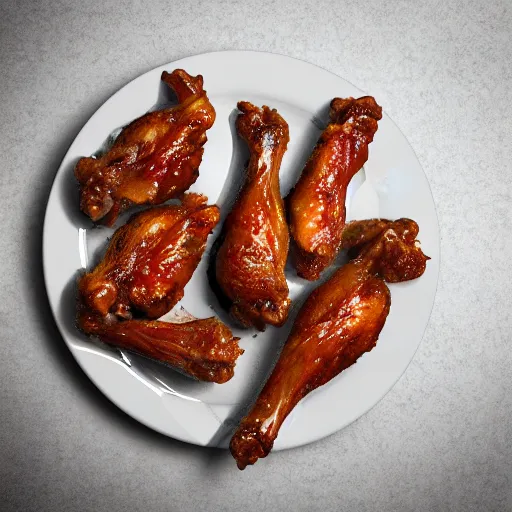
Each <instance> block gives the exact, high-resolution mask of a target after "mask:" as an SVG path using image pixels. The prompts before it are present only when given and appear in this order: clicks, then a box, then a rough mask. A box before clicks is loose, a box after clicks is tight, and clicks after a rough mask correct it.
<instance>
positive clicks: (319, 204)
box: [287, 96, 382, 281]
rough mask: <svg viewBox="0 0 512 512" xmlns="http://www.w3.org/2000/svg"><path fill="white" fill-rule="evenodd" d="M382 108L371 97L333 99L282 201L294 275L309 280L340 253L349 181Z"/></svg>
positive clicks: (364, 156) (360, 163) (360, 162)
mask: <svg viewBox="0 0 512 512" xmlns="http://www.w3.org/2000/svg"><path fill="white" fill-rule="evenodd" d="M381 117H382V109H381V107H379V105H377V103H376V102H375V100H374V98H372V97H371V96H365V97H362V98H359V99H354V98H347V99H341V98H334V99H333V100H332V102H331V111H330V123H329V125H328V126H327V128H326V129H325V130H324V132H323V133H322V135H321V136H320V139H319V140H318V142H317V144H316V147H315V149H314V151H313V153H312V155H311V156H310V158H309V160H308V162H307V163H306V166H305V167H304V170H303V171H302V175H301V177H300V179H299V181H298V182H297V184H296V185H295V188H294V189H293V190H292V192H290V195H289V196H288V198H287V205H288V211H289V217H290V231H291V234H292V237H293V239H294V241H295V243H296V249H297V251H296V255H295V256H296V258H295V260H296V261H295V264H296V267H297V273H298V275H299V276H301V277H303V278H305V279H308V280H310V281H314V280H316V279H318V278H319V277H320V273H321V272H322V271H323V270H325V269H326V268H327V267H328V266H329V265H331V264H332V262H333V261H334V259H335V257H336V255H337V254H338V252H339V250H340V244H341V237H342V233H343V228H344V226H345V198H346V193H347V187H348V184H349V183H350V180H351V179H352V177H353V176H354V174H356V173H357V172H358V171H359V170H360V169H361V167H362V166H363V165H364V163H365V162H366V160H367V159H368V144H370V142H372V140H373V137H374V135H375V132H376V131H377V121H378V120H379V119H381Z"/></svg>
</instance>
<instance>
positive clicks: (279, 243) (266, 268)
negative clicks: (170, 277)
mask: <svg viewBox="0 0 512 512" xmlns="http://www.w3.org/2000/svg"><path fill="white" fill-rule="evenodd" d="M238 109H239V110H240V112H241V114H240V115H239V116H238V118H237V121H236V127H237V131H238V133H239V135H240V136H241V137H242V138H243V139H244V140H245V141H246V142H247V145H248V146H249V151H250V160H249V165H248V168H247V175H246V180H245V183H244V186H243V188H242V190H241V192H240V194H239V196H238V198H237V200H236V202H235V205H234V207H233V209H232V210H231V212H230V213H229V215H228V217H227V219H226V222H225V223H224V227H223V232H222V234H221V242H220V247H219V249H218V251H217V254H216V256H215V258H216V259H215V263H214V264H215V274H216V280H217V283H218V285H219V287H220V290H221V293H222V294H224V296H225V298H227V302H228V304H229V307H230V311H231V314H232V315H233V317H234V318H235V319H237V320H238V321H239V322H240V323H241V324H242V325H244V326H247V327H248V326H251V325H253V326H255V327H257V328H258V329H260V330H263V329H264V328H265V324H271V325H276V326H280V325H282V324H283V323H284V322H285V321H286V318H287V316H288V310H289V308H290V299H289V298H288V284H287V283H286V277H285V275H284V267H285V264H286V258H287V255H288V246H289V235H288V227H287V225H286V219H285V213H284V204H283V200H282V198H281V193H280V191H279V168H280V166H281V160H282V158H283V155H284V152H285V151H286V147H287V144H288V141H289V135H288V124H287V123H286V121H285V120H284V119H283V118H282V117H281V116H280V115H279V114H278V113H277V111H276V110H271V109H270V108H269V107H267V106H264V107H263V108H258V107H255V106H254V105H252V104H251V103H248V102H245V101H241V102H239V103H238Z"/></svg>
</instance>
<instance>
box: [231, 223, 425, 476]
mask: <svg viewBox="0 0 512 512" xmlns="http://www.w3.org/2000/svg"><path fill="white" fill-rule="evenodd" d="M417 233H418V226H417V224H416V223H415V222H414V221H412V220H409V219H400V220H398V221H395V222H391V221H386V220H371V221H361V222H358V223H354V224H348V225H347V227H346V229H345V236H344V237H342V238H343V244H344V246H345V247H347V248H350V249H351V250H352V251H353V252H355V253H356V257H355V259H353V260H351V261H350V262H349V263H347V264H346V265H345V266H343V267H342V268H340V269H339V270H338V271H337V272H336V273H335V274H334V275H333V277H332V278H331V279H330V280H329V281H327V282H326V283H325V284H323V285H321V286H319V287H318V288H317V289H316V290H314V291H313V293H312V294H311V295H310V296H309V298H308V299H307V300H306V302H305V304H304V306H303V307H302V309H301V310H300V312H299V314H298V316H297V319H296V321H295V324H294V326H293V328H292V331H291V333H290V336H289V338H288V340H287V342H286V344H285V346H284V348H283V351H282V353H281V355H280V358H279V360H278V362H277V364H276V366H275V368H274V370H273V372H272V374H271V376H270V378H269V379H268V381H267V383H266V384H265V387H264V388H263V390H262V392H261V393H260V395H259V397H258V399H257V400H256V403H255V404H254V406H253V408H252V410H251V411H250V412H249V414H248V416H246V417H245V418H244V419H243V420H242V422H241V424H240V426H239V428H238V430H237V431H236V433H235V434H234V436H233V438H232V440H231V445H230V448H231V453H232V454H233V457H234V458H235V459H236V462H237V465H238V467H239V468H240V469H244V468H245V467H246V466H247V465H248V464H254V463H255V462H256V461H257V460H258V458H261V457H266V456H267V455H268V453H269V452H270V450H271V449H272V446H273V444H274V441H275V439H276V437H277V435H278V432H279V429H280V427H281V425H282V424H283V422H284V420H285V418H286V417H287V416H288V414H289V413H290V412H291V411H292V410H293V408H294V407H295V406H296V405H297V403H298V402H299V401H300V400H301V399H302V398H304V397H305V396H306V395H307V394H308V393H309V392H311V391H313V390H314V389H316V388H318V387H319V386H322V385H323V384H325V383H326V382H328V381H330V380H331V379H333V378H334V377H335V376H336V375H338V374H339V373H340V372H341V371H343V370H344V369H345V368H348V367H349V366H350V365H352V364H354V363H355V362H356V361H357V359H358V358H359V357H360V356H362V355H363V354H364V353H365V352H368V351H370V350H371V349H372V348H373V347H374V346H375V344H376V342H377V339H378V337H379V334H380V332H381V330H382V327H383V326H384V323H385V321H386V317H387V315H388V313H389V308H390V303H391V300H390V293H389V289H388V287H387V286H386V284H385V282H384V280H388V281H390V282H398V281H405V280H409V279H414V278H416V277H419V276H420V275H422V274H423V272H424V271H425V266H426V261H427V260H428V257H427V256H425V255H424V254H423V253H422V251H421V249H420V248H419V246H418V245H417V244H416V242H415V237H416V234H417Z"/></svg>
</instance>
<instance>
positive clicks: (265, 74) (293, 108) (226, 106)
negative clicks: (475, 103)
mask: <svg viewBox="0 0 512 512" xmlns="http://www.w3.org/2000/svg"><path fill="white" fill-rule="evenodd" d="M175 68H184V69H185V70H186V71H187V72H188V73H190V74H192V75H196V74H202V75H203V77H204V84H205V88H206V90H207V92H208V96H209V98H210V100H211V102H212V104H213V106H214V107H215V110H216V111H217V120H216V122H215V124H214V126H213V128H212V129H211V130H209V131H208V133H207V135H208V142H207V143H206V145H205V152H204V158H203V162H202V164H201V167H200V176H199V179H198V180H197V182H196V183H195V184H194V186H193V187H192V189H191V190H193V191H197V192H202V193H204V194H206V195H207V196H208V197H209V201H210V203H217V204H218V205H219V206H220V207H221V211H222V215H223V216H225V215H226V212H227V211H228V210H229V206H230V205H231V204H232V201H233V195H234V194H235V193H236V190H237V188H238V185H239V183H240V180H241V179H243V174H244V172H243V169H244V165H245V163H246V160H247V155H248V153H247V149H246V148H245V147H244V144H243V142H242V141H241V140H239V139H238V137H237V135H236V131H235V129H234V120H235V118H236V104H237V102H238V101H239V100H248V101H251V102H252V103H255V104H256V105H263V104H266V105H269V106H271V107H273V108H277V110H278V111H279V112H280V114H281V115H282V116H283V117H284V118H285V119H286V120H287V122H288V123H289V126H290V144H289V146H288V150H287V152H286V154H285V156H284V159H283V163H282V166H281V174H280V176H281V192H282V194H283V196H284V195H286V194H287V192H288V191H289V189H290V188H291V187H292V186H293V185H294V183H295V182H296V180H297V178H298V176H299V175H300V172H301V170H302V167H303V165H304V163H305V161H306V159H307V157H308V156H309V154H310V152H311V150H312V148H313V147H314V144H315V142H316V140H317V138H318V136H319V134H320V132H321V129H322V126H324V124H325V122H326V119H327V112H328V104H329V102H330V100H331V99H332V98H333V97H335V96H340V97H347V96H355V97H358V96H362V95H363V94H364V93H363V92H362V91H360V90H358V89H357V88H356V87H354V86H353V85H351V84H350V83H348V82H346V81H345V80H343V79H342V78H339V77H338V76H336V75H333V74H331V73H329V72H328V71H325V70H324V69H321V68H318V67H316V66H313V65H311V64H308V63H306V62H302V61H299V60H295V59H291V58H288V57H284V56H280V55H274V54H268V53H259V52H219V53H209V54H204V55H197V56H194V57H188V58H185V59H182V60H179V61H176V62H172V63H170V64H166V65H165V66H161V67H159V68H156V69H154V70H152V71H150V72H148V73H146V74H144V75H142V76H140V77H138V78H136V79H135V80H133V81H132V82H130V83H129V84H128V85H126V86H125V87H123V88H122V89H121V90H120V91H119V92H117V93H116V94H114V96H112V97H111V98H110V99H109V100H108V101H107V102H106V103H105V104H104V105H103V106H102V107H101V108H100V109H99V110H98V111H97V112H96V113H95V114H94V115H93V116H92V117H91V119H90V120H89V121H88V123H87V124H86V125H85V126H84V128H83V129H82V131H81V132H80V133H79V134H78V136H77V138H76V139H75V141H74V142H73V144H72V145H71V147H70V148H69V151H68V153H67V154H66V156H65V158H64V160H63V162H62V165H61V166H60V168H59V170H58V173H57V176H56V178H55V182H54V184H53V188H52V191H51V194H50V198H49V202H48V208H47V212H46V218H45V224H44V242H43V258H44V273H45V281H46V287H47V291H48V297H49V301H50V305H51V308H52V310H53V313H54V315H55V320H56V322H57V325H58V327H59V329H60V332H61V333H62V336H63V338H64V340H65V341H66V343H67V345H68V347H69V349H70V350H71V352H72V353H73V355H74V356H75V358H76V360H77V361H78V363H79V364H80V366H81V367H82V368H83V370H84V371H85V372H86V373H87V375H88V376H89V377H90V379H91V380H92V381H93V382H94V383H95V384H96V385H97V386H98V388H99V389H100V390H101V391H102V392H103V393H104V394H105V395H106V396H107V397H108V398H109V399H110V400H112V402H114V403H115V404H117V405H118V406H119V407H120V408H121V409H123V410H124V411H125V412H126V413H128V414H130V415H131V416H133V417H134V418H136V419H137V420H138V421H140V422H141V423H144V424H145V425H147V426H148V427H151V428H153V429H155V430H157V431H159V432H162V433H163V434H166V435H169V436H171V437H174V438H177V439H180V440H182V441H186V442H189V443H194V444H198V445H208V446H227V444H228V442H229V436H230V434H231V433H232V431H233V428H234V427H235V425H236V423H237V422H238V420H239V419H240V416H241V415H242V414H243V413H244V412H245V411H246V410H247V407H248V406H249V405H250V404H251V402H252V401H253V400H254V399H255V397H256V395H257V393H258V391H259V390H260V389H261V387H262V385H263V383H264V381H265V379H266V377H267V376H268V375H269V372H270V370H271V369H272V366H273V363H274V362H275V361H276V359H277V357H278V355H279V351H280V349H281V347H282V344H283V343H284V341H285V340H286V337H287V335H288V332H289V330H290V328H291V323H292V322H293V319H294V318H295V315H296V314H297V310H298V308H299V306H300V304H301V303H302V302H303V301H304V300H305V298H306V297H307V295H308V294H309V293H310V291H311V290H312V289H313V288H315V287H316V286H317V285H318V282H317V283H308V282H306V281H304V280H302V279H300V278H298V277H297V276H296V274H295V272H294V270H293V268H291V267H287V277H288V283H289V287H290V296H291V298H292V300H293V302H294V306H293V308H292V312H291V315H290V319H289V321H288V323H287V324H286V325H285V326H284V327H283V328H281V329H276V328H271V327H270V328H267V330H266V331H265V332H264V333H258V332H256V331H254V330H239V329H233V331H234V334H235V335H236V336H240V337H241V341H240V345H241V346H242V347H243V348H244V349H245V353H244V354H243V355H242V356H241V357H240V359H239V361H238V363H237V366H236V371H235V377H234V378H233V379H232V380H231V381H229V382H227V383H226V384H221V385H219V384H209V383H201V382H196V381H194V380H192V379H189V378H187V377H185V376H183V375H181V374H179V373H178V372H175V371H174V370H172V369H170V368H168V367H166V366H162V365H159V364H156V363H153V362H152V361H149V360H146V359H144V358H141V357H138V356H135V355H133V354H130V353H128V352H121V351H119V350H116V349H113V348H110V347H107V346H105V345H102V344H99V343H95V342H93V341H91V340H90V339H88V338H87V337H86V336H84V335H82V334H81V333H80V332H78V331H77V329H76V327H75V311H74V308H75V286H76V278H77V276H78V275H79V273H80V272H81V271H83V269H84V268H91V267H92V266H93V265H94V264H95V263H96V262H97V261H98V259H99V257H101V254H102V252H103V251H104V249H105V245H106V242H107V240H108V238H109V237H111V236H112V233H113V229H109V228H105V227H93V226H92V224H91V223H90V222H89V221H88V219H87V218H86V217H85V216H84V215H82V214H81V213H80V211H79V205H78V186H77V183H76V181H75V178H74V175H73V169H74V166H75V164H76V161H77V159H78V158H80V157H82V156H88V155H91V154H93V153H95V152H96V151H97V150H98V149H99V148H100V147H101V146H102V145H103V144H104V142H105V140H106V139H107V138H108V137H109V135H110V134H112V133H113V132H115V131H116V130H118V129H119V128H120V127H122V126H124V125H126V124H127V123H129V122H130V121H132V120H133V119H135V118H136V117H139V116H141V115H142V114H144V113H145V112H147V111H149V110H151V109H154V108H157V107H158V106H162V105H163V104H165V103H167V102H168V101H169V98H168V96H167V94H168V93H167V91H166V88H165V86H163V85H162V84H161V82H160V75H161V73H162V71H164V70H167V71H172V70H173V69H175ZM368 93H369V94H371V91H368ZM376 99H377V101H379V98H376ZM384 107H385V106H384ZM347 207H348V209H347V211H348V218H349V219H354V218H370V217H385V218H390V219H395V218H399V217H410V218H412V219H414V220H416V221H417V222H418V223H419V225H420V237H419V238H420V240H421V242H422V248H423V250H424V252H425V253H426V254H428V255H429V256H431V258H432V259H431V260H430V261H429V262H428V264H427V270H426V272H425V274H424V275H423V276H422V277H421V278H420V279H417V280H415V281H411V282H407V283H402V284H392V285H390V289H391V295H392V306H391V312H390V314H389V316H388V319H387V321H386V325H385V327H384V329H383V330H382V333H381V335H380V338H379V341H378V343H377V346H376V348H374V349H373V350H372V351H371V352H370V353H368V354H365V355H364V356H363V357H361V358H360V359H359V361H358V362H357V364H355V365H353V366H352V367H350V368H348V369H347V370H346V371H344V372H342V373H341V374H340V375H338V376H337V377H336V378H335V379H333V380H332V381H331V382H329V383H328V384H326V385H325V386H323V387H321V388H319V389H317V390H315V391H314V392H312V393H310V394H309V395H308V396H307V397H306V398H305V399H304V400H302V401H301V402H300V403H299V405H298V406H297V407H296V408H295V409H294V411H293V412H292V414H290V416H289V417H288V418H287V420H286V421H285V423H284V425H283V427H282V428H281V432H280V434H279V437H278V439H277V441H276V443H275V447H274V449H275V450H279V449H283V448H290V447H294V446H299V445H302V444H306V443H309V442H311V441H314V440H316V439H320V438H322V437H324V436H327V435H328V434H331V433H333V432H335V431H336V430H339V429H341V428H343V427H344V426H346V425H348V424H349V423H350V422H352V421H354V420H355V419H357V418H358V417H359V416H361V415H362V414H364V413H365V412H366V411H368V410H369V409H370V408H371V407H372V406H374V405H375V404H376V403H377V402H378V401H379V400H380V399H381V398H382V397H383V396H384V395H385V394H386V393H387V392H388V391H389V389H390V388H391V387H392V386H393V384H394V383H395V382H396V381H397V380H398V378H399V377H400V376H401V375H402V373H403V372H404V371H405V369H406V367H407V365H408V364H409V362H410V361H411V359H412V357H413V355H414V353H415V351H416V349H417V348H418V345H419V343H420V341H421V338H422V335H423V332H424V330H425V327H426V325H427V322H428V318H429V316H430V312H431V309H432V305H433V302H434V296H435V291H436V285H437V278H438V272H439V232H438V224H437V217H436V212H435V207H434V202H433V200H432V195H431V192H430V188H429V185H428V182H427V179H426V177H425V174H424V173H423V171H422V169H421V166H420V164H419V162H418V160H417V158H416V156H415V154H414V152H413V150H412V148H411V147H410V145H409V144H408V142H407V140H406V139H405V137H404V135H403V134H402V133H401V132H400V130H399V129H398V128H397V126H396V125H395V124H394V123H393V122H392V121H391V119H390V118H389V117H388V116H386V115H385V114H384V117H383V119H382V120H381V121H380V122H379V129H378V131H377V134H376V137H375V140H374V142H373V143H372V144H371V146H370V157H369V160H368V163H367V164H366V165H365V168H364V169H363V170H361V171H360V172H359V173H358V174H357V175H356V176H355V177H354V179H353V180H352V182H351V184H350V187H349V191H348V199H347ZM131 213H133V212H129V213H127V214H125V215H123V216H122V218H120V219H119V220H118V222H117V223H116V226H115V227H119V226H120V225H122V224H123V223H124V222H126V219H127V216H129V215H130V214H131ZM217 234H218V229H217V230H216V231H215V232H214V234H213V235H211V236H210V238H209V246H211V243H212V242H213V240H214V239H215V238H216V235H217ZM208 259H209V254H208V250H207V252H206V253H205V255H204V257H203V259H202V261H201V263H200V265H199V267H198V268H197V270H196V272H195V273H194V276H193V278H192V279H191V281H190V282H189V284H188V285H187V287H186V288H185V298H184V300H183V301H182V302H181V303H180V304H179V305H178V306H177V308H175V312H174V313H171V316H172V315H178V316H179V315H180V312H181V311H183V309H184V310H186V311H187V312H189V313H191V314H192V315H194V316H197V317H200V318H204V317H208V316H212V315H213V314H216V315H218V316H220V317H221V318H222V319H223V320H224V321H227V322H229V319H228V318H227V317H226V314H225V312H223V311H222V310H221V308H220V307H219V305H218V303H217V300H216V298H215V296H214V295H213V293H212V291H211V290H210V288H209V286H208V282H207V278H206V269H207V265H208ZM341 263H342V261H341V259H340V260H339V261H338V262H337V265H338V266H339V265H340V264H341ZM333 270H334V268H333V269H331V271H330V272H327V273H326V274H329V273H332V271H333ZM326 277H328V276H327V275H326V276H323V280H325V278H326Z"/></svg>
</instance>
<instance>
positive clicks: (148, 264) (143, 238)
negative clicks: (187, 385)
mask: <svg viewBox="0 0 512 512" xmlns="http://www.w3.org/2000/svg"><path fill="white" fill-rule="evenodd" d="M205 200H206V198H204V196H198V195H196V194H186V195H185V197H184V201H183V204H182V205H180V206H177V205H173V206H160V207H156V208H153V209H150V210H146V211H144V212H142V213H138V214H136V215H133V216H132V218H131V219H130V221H129V222H128V223H127V224H125V225H124V226H122V227H121V228H119V229H118V230H117V231H116V232H115V234H114V236H113V237H112V240H111V241H110V244H109V247H108V249H107V252H106V254H105V257H104V258H103V260H102V261H101V263H100V264H99V265H98V266H97V267H96V268H95V269H94V270H93V271H92V272H89V273H87V274H85V275H84V276H82V278H81V279H80V281H79V284H78V293H79V301H78V317H77V319H78V327H79V328H80V329H81V330H82V331H83V332H84V333H86V334H90V335H95V336H98V337H99V338H100V339H101V340H102V341H104V342H106V343H110V344H112V345H115V346H118V347H122V348H126V349H129V350H132V351H134V352H137V353H139V354H142V355H144V356H147V357H151V358H153V359H156V360H158V361H160V362H163V363H166V364H170V365H173V366H175V367H177V368H179V369H181V370H182V371H184V372H186V373H188V374H189V375H192V376H194V377H196V378H198V379H201V380H209V381H213V382H225V381H226V380H228V379H230V378H231V377H232V376H233V371H234V365H235V361H236V359H237V357H238V356H239V355H240V354H241V353H242V350H241V349H239V348H238V344H237V339H235V338H233V335H232V333H231V331H230V330H229V328H228V327H226V326H225V325H224V324H222V323H221V322H220V321H219V320H217V319H215V318H208V319H205V320H194V321H192V322H187V323H179V324H173V323H167V322H159V321H154V320H147V319H154V318H158V317H160V316H162V315H164V314H165V313H167V312H168V311H169V310H170V309H171V308H172V307H173V306H174V305H175V304H176V303H177V302H178V301H179V300H180V299H181V298H182V297H183V289H184V287H185V285H186V284H187V283H188V281H189V280H190V278H191V277H192V274H193V272H194V270H195V269H196V267H197V265H198V263H199V261H200V260H201V257H202V255H203V252H204V250H205V247H206V240H207V237H208V235H209V233H210V232H211V231H212V229H213V228H214V227H215V225H216V224H217V223H218V221H219V209H218V208H217V206H208V205H206V204H205ZM134 317H141V318H143V319H138V318H137V319H133V318H134Z"/></svg>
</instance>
